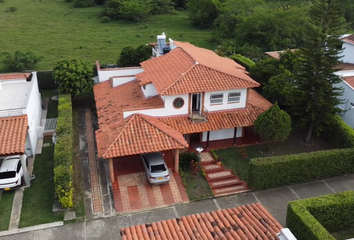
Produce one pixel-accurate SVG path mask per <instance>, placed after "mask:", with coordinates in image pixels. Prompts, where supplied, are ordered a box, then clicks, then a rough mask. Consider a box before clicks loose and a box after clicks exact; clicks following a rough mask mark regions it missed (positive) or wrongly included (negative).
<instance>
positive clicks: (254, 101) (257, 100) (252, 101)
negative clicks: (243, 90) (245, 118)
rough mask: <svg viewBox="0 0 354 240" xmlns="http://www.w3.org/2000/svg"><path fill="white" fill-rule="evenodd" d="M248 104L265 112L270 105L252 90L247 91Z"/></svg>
mask: <svg viewBox="0 0 354 240" xmlns="http://www.w3.org/2000/svg"><path fill="white" fill-rule="evenodd" d="M247 96H248V104H249V105H252V106H254V107H259V108H262V109H264V110H267V109H268V108H270V107H271V106H272V104H271V103H270V102H269V101H268V100H267V99H265V98H264V97H262V96H261V95H260V94H259V93H257V92H256V91H255V90H253V89H249V90H248V95H247Z"/></svg>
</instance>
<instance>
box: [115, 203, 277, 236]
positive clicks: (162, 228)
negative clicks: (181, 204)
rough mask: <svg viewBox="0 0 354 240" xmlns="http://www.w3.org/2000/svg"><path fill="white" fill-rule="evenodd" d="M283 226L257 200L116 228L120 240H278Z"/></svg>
mask: <svg viewBox="0 0 354 240" xmlns="http://www.w3.org/2000/svg"><path fill="white" fill-rule="evenodd" d="M282 228H283V227H282V226H281V224H280V223H279V222H278V221H277V220H275V219H274V217H273V216H272V215H271V214H270V213H269V212H268V211H267V210H266V209H265V208H264V207H263V206H262V205H261V204H259V203H255V204H251V205H244V206H239V207H236V208H229V209H222V210H217V211H211V212H207V213H200V214H194V215H189V216H184V217H181V218H175V219H170V220H164V221H160V222H156V223H151V224H142V225H137V226H131V227H126V228H123V229H120V234H121V236H122V240H133V239H140V240H152V239H164V240H173V239H179V240H186V239H205V240H207V239H210V240H211V239H239V240H241V239H263V240H268V239H278V237H277V233H279V232H280V230H281V229H282Z"/></svg>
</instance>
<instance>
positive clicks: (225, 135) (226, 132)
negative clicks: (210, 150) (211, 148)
mask: <svg viewBox="0 0 354 240" xmlns="http://www.w3.org/2000/svg"><path fill="white" fill-rule="evenodd" d="M207 135H208V132H203V138H202V142H206V141H207ZM238 137H242V127H239V128H237V132H236V138H238ZM230 138H234V128H228V129H221V130H218V131H210V134H209V141H213V140H223V139H230Z"/></svg>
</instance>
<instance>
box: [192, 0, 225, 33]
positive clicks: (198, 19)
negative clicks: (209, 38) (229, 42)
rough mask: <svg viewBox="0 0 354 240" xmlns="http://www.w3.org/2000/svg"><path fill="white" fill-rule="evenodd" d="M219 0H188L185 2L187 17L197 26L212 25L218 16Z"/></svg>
mask: <svg viewBox="0 0 354 240" xmlns="http://www.w3.org/2000/svg"><path fill="white" fill-rule="evenodd" d="M218 4H220V2H219V0H190V1H189V2H188V3H187V7H188V12H189V19H190V20H191V21H192V24H193V25H194V26H196V27H198V28H208V27H210V26H212V24H213V23H214V21H215V19H216V18H217V17H218V15H219V12H218Z"/></svg>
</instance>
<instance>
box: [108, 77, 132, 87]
mask: <svg viewBox="0 0 354 240" xmlns="http://www.w3.org/2000/svg"><path fill="white" fill-rule="evenodd" d="M135 79H136V78H135V76H128V77H114V78H112V86H113V87H117V86H119V85H122V84H124V83H127V82H131V81H133V80H135Z"/></svg>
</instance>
